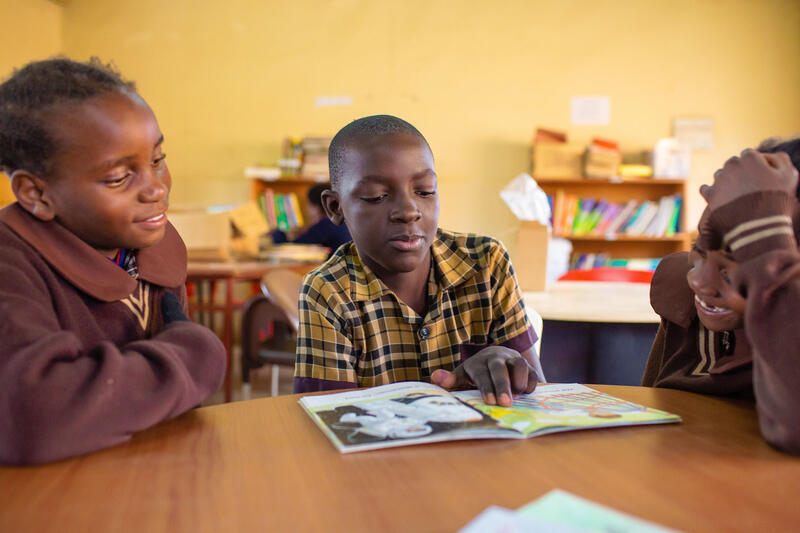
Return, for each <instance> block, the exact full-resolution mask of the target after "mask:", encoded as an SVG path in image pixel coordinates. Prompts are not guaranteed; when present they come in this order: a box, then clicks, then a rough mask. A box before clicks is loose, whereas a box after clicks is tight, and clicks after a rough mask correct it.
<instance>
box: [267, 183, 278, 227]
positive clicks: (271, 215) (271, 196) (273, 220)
mask: <svg viewBox="0 0 800 533" xmlns="http://www.w3.org/2000/svg"><path fill="white" fill-rule="evenodd" d="M264 211H265V212H266V215H267V224H269V228H270V229H275V228H277V227H278V215H277V213H276V212H275V192H274V191H273V190H272V189H265V190H264Z"/></svg>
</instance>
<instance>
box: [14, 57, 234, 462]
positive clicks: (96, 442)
mask: <svg viewBox="0 0 800 533" xmlns="http://www.w3.org/2000/svg"><path fill="white" fill-rule="evenodd" d="M163 140H164V136H163V135H162V134H161V130H160V129H159V126H158V122H157V121H156V118H155V116H154V115H153V112H152V111H151V110H150V108H149V107H148V105H147V104H146V103H145V101H144V100H143V99H142V98H141V97H140V96H139V95H138V94H137V93H136V92H135V87H134V85H133V84H132V83H131V82H127V81H125V80H123V79H122V78H121V77H120V75H119V74H118V73H117V72H115V71H113V70H112V69H111V68H110V67H108V66H106V65H102V64H101V63H99V62H98V61H96V60H92V61H91V62H89V63H78V62H75V61H71V60H68V59H52V60H47V61H40V62H35V63H31V64H29V65H27V66H26V67H24V68H22V69H21V70H18V71H16V72H15V73H14V74H13V75H12V76H11V77H10V78H9V79H8V80H6V81H5V82H4V83H3V84H2V85H0V169H2V170H3V171H5V172H6V173H8V174H9V176H10V177H11V185H12V190H13V191H14V194H15V196H16V198H17V202H16V203H14V204H12V205H10V206H8V207H6V208H4V209H2V210H0V462H2V463H9V464H26V463H39V462H45V461H52V460H56V459H61V458H64V457H69V456H73V455H78V454H82V453H86V452H90V451H93V450H97V449H100V448H105V447H108V446H112V445H114V444H118V443H121V442H124V441H126V440H128V439H130V437H131V435H132V434H133V433H135V432H136V431H139V430H142V429H145V428H147V427H150V426H152V425H154V424H156V423H158V422H160V421H162V420H166V419H169V418H172V417H175V416H177V415H178V414H180V413H182V412H184V411H186V410H188V409H191V408H193V407H195V406H197V405H198V404H199V403H200V402H202V401H203V400H204V399H206V398H207V397H208V396H209V395H210V394H212V393H213V392H214V391H215V390H216V389H217V388H218V387H219V385H220V383H221V381H222V377H223V375H224V373H225V349H224V347H223V346H222V343H221V342H220V341H219V339H217V337H216V336H215V335H214V334H213V333H212V332H211V331H210V330H208V329H206V328H204V327H202V326H199V325H196V324H193V323H191V322H189V320H188V319H187V317H186V315H185V314H184V310H185V306H186V290H185V287H184V282H185V280H186V248H185V246H184V245H183V242H182V241H181V239H180V237H179V236H178V234H177V233H176V231H175V229H174V228H173V227H172V226H171V225H170V224H169V222H168V221H167V217H166V210H167V200H168V195H169V190H170V185H171V178H170V174H169V170H168V169H167V165H166V162H165V161H164V158H165V154H164V153H163V152H162V148H161V146H162V143H163Z"/></svg>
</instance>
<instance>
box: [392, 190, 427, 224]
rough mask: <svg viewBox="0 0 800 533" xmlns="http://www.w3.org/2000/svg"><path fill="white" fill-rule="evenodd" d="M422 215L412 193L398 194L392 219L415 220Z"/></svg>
mask: <svg viewBox="0 0 800 533" xmlns="http://www.w3.org/2000/svg"><path fill="white" fill-rule="evenodd" d="M421 216H422V213H420V211H419V208H418V207H417V203H416V202H415V201H414V198H413V197H412V196H410V195H405V194H404V195H398V197H397V201H396V203H395V205H394V209H392V219H393V220H399V221H402V222H413V221H414V220H418V219H419V218H420V217H421Z"/></svg>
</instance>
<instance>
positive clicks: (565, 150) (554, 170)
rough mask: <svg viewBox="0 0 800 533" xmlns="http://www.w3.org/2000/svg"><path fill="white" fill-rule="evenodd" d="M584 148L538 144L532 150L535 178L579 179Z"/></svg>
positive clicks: (545, 143) (576, 145) (570, 144)
mask: <svg viewBox="0 0 800 533" xmlns="http://www.w3.org/2000/svg"><path fill="white" fill-rule="evenodd" d="M583 152H584V147H583V145H580V144H574V143H556V142H536V143H534V144H533V150H532V157H533V159H532V164H531V169H532V174H533V177H534V178H579V177H581V176H582V175H583Z"/></svg>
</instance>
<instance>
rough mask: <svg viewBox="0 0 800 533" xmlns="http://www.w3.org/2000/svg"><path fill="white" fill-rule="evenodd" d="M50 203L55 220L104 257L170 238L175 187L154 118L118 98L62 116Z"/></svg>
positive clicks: (47, 192)
mask: <svg viewBox="0 0 800 533" xmlns="http://www.w3.org/2000/svg"><path fill="white" fill-rule="evenodd" d="M48 129H49V131H50V134H51V135H52V136H53V138H54V141H55V146H56V153H55V154H54V156H53V161H52V167H53V169H54V170H53V173H52V175H50V176H48V177H47V178H46V180H44V181H45V183H44V191H43V193H42V194H43V197H45V196H46V198H47V200H48V201H49V203H50V206H51V208H52V213H53V214H54V218H55V219H56V220H58V221H59V222H60V223H61V224H62V225H63V226H65V227H66V228H67V229H69V230H70V231H72V232H73V233H74V234H75V235H77V236H78V237H80V238H81V239H82V240H84V241H85V242H87V243H88V244H89V245H91V246H92V247H94V248H96V249H97V250H98V251H100V252H101V253H103V254H104V255H107V256H109V257H113V256H114V254H115V252H116V250H117V249H118V248H129V249H130V248H135V249H139V248H146V247H148V246H152V245H154V244H156V243H157V242H159V241H160V240H161V239H162V238H163V236H164V232H165V226H166V223H167V217H166V211H167V204H168V195H169V190H170V187H171V185H172V181H171V177H170V174H169V170H168V169H167V165H166V163H165V161H164V154H163V153H162V151H161V144H162V142H163V140H164V137H163V135H162V134H161V130H160V129H159V127H158V122H157V121H156V118H155V116H154V115H153V112H152V111H151V110H150V108H149V107H148V106H147V104H146V103H144V101H142V100H141V99H139V98H138V97H135V96H133V97H131V96H127V95H123V94H118V93H111V94H104V95H101V96H97V97H94V98H92V99H90V100H87V101H85V102H82V103H80V104H78V105H75V106H70V107H66V108H64V109H60V110H58V111H55V112H54V114H53V115H52V117H51V118H50V120H49V124H48Z"/></svg>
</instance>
